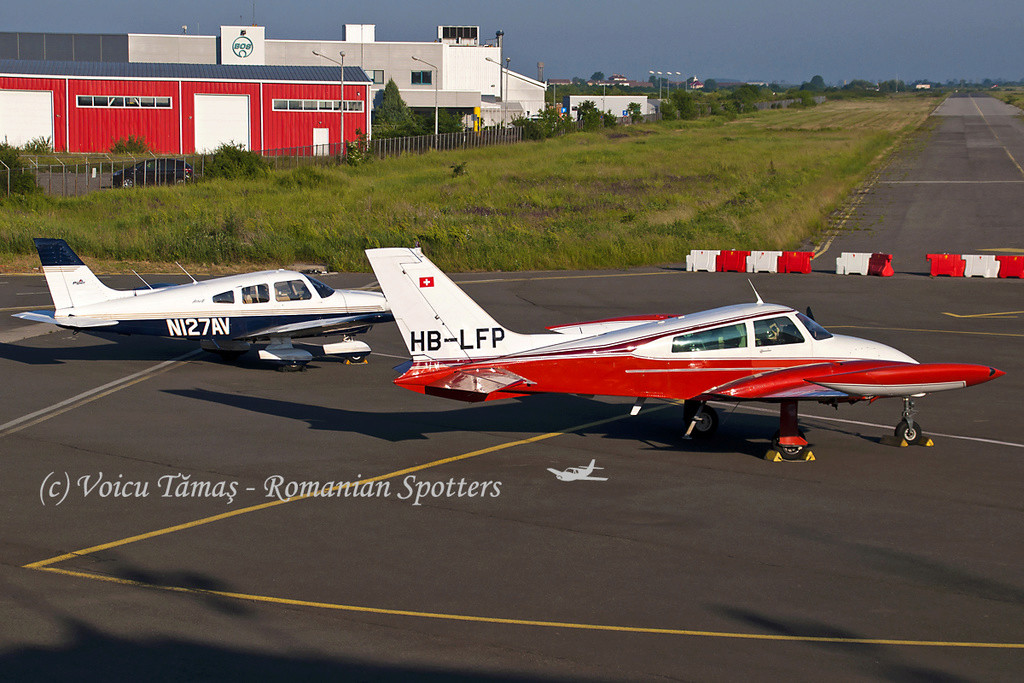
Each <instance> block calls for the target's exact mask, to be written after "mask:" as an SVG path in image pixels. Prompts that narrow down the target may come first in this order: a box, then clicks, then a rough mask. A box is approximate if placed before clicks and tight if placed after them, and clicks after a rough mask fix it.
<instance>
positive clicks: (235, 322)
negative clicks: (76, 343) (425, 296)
mask: <svg viewBox="0 0 1024 683" xmlns="http://www.w3.org/2000/svg"><path fill="white" fill-rule="evenodd" d="M35 243H36V249H37V250H38V251H39V260H40V261H41V262H42V267H43V275H44V276H45V277H46V285H47V287H49V289H50V296H51V297H52V298H53V304H54V307H55V309H56V310H53V311H48V310H41V311H28V312H25V313H16V314H14V316H15V317H16V318H22V319H24V320H31V321H34V322H43V323H52V324H54V325H57V326H59V327H64V328H67V329H70V330H75V331H76V332H90V333H103V332H113V333H118V334H144V335H155V336H161V337H176V338H185V339H195V340H196V341H198V342H199V344H200V346H202V348H204V349H206V350H207V351H211V352H213V353H216V354H218V355H220V356H221V357H222V358H224V359H225V360H233V359H235V358H238V357H239V356H241V355H242V354H243V353H245V352H246V351H248V350H249V348H250V347H251V345H252V344H253V343H254V342H267V346H266V347H265V348H262V349H260V351H259V357H260V359H262V360H267V361H271V362H274V363H277V364H279V365H280V366H281V367H284V368H298V367H302V366H303V365H305V364H306V363H308V362H309V361H310V360H312V358H313V354H311V353H310V352H309V351H306V350H305V349H297V348H295V347H294V346H292V339H295V338H300V337H315V336H326V335H335V334H337V335H342V337H343V340H342V341H340V342H335V343H331V344H323V352H324V353H326V354H332V355H337V356H339V357H342V358H345V359H347V360H351V361H360V360H362V359H363V358H364V357H365V356H366V355H367V354H368V353H370V347H369V346H368V345H367V344H365V343H363V342H361V341H356V340H354V339H352V335H355V334H359V333H363V332H366V331H368V330H369V329H370V327H371V326H372V325H373V324H375V323H383V322H390V321H392V320H394V317H393V316H392V315H391V312H390V309H389V307H388V304H387V301H386V300H385V299H384V296H383V295H381V294H378V293H376V292H361V291H354V290H335V289H332V288H331V287H329V286H328V285H326V284H324V283H323V282H320V281H319V280H317V279H316V278H313V277H309V276H308V275H304V274H302V273H298V272H295V271H291V270H265V271H260V272H257V273H245V274H243V275H229V276H227V277H218V278H213V279H211V280H203V281H201V282H197V281H196V280H195V279H194V278H193V280H192V282H190V283H187V284H183V285H149V284H148V283H147V284H146V287H145V288H140V289H134V290H118V289H111V288H110V287H107V286H106V285H104V284H103V283H102V282H100V280H99V278H97V277H96V275H95V274H93V272H92V270H90V269H89V267H88V266H86V265H85V263H83V262H82V259H81V258H79V257H78V255H77V254H76V253H75V252H74V251H72V249H71V247H69V246H68V244H67V242H65V241H64V240H62V239H38V238H37V239H36V240H35ZM189 277H191V276H189ZM144 282H145V281H144Z"/></svg>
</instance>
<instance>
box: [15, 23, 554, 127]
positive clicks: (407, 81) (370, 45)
mask: <svg viewBox="0 0 1024 683" xmlns="http://www.w3.org/2000/svg"><path fill="white" fill-rule="evenodd" d="M183 28H184V27H183ZM479 32H480V31H479V27H477V26H438V27H437V37H436V39H434V40H432V41H429V42H392V41H378V40H377V39H376V25H374V24H346V25H345V26H344V31H343V33H342V39H341V40H333V41H332V40H274V39H269V38H267V37H266V29H265V27H263V26H221V27H220V35H215V36H213V35H206V36H200V35H187V34H184V33H183V34H178V35H173V34H171V35H168V34H139V33H132V34H127V35H107V34H102V35H99V34H39V33H35V34H29V33H20V34H19V33H2V34H0V58H7V59H20V60H33V59H34V60H47V59H61V60H70V61H127V62H146V63H162V64H238V65H268V66H332V62H331V60H334V61H335V62H341V61H344V63H345V65H346V66H358V67H362V69H363V70H364V71H365V72H366V73H367V75H369V76H370V77H371V79H372V80H373V85H372V86H371V93H370V94H371V100H372V101H373V102H374V103H377V102H379V96H380V93H381V91H383V89H384V86H385V84H386V83H387V82H388V80H389V79H393V80H394V81H395V83H396V84H397V85H398V88H399V90H400V92H401V94H402V98H403V99H404V100H405V102H406V104H408V105H409V106H410V107H413V108H416V109H429V108H433V107H434V106H435V103H436V106H438V107H439V108H442V109H449V110H459V112H461V113H462V114H463V115H466V116H467V120H469V119H470V118H474V117H475V121H474V122H475V123H478V124H479V125H495V124H501V123H502V122H503V121H504V122H505V123H509V122H511V121H512V119H514V118H516V117H518V116H525V117H531V116H536V115H537V114H539V113H540V112H541V111H542V110H543V108H544V95H545V92H546V88H545V84H544V83H543V82H542V81H539V80H536V79H533V78H529V77H527V76H524V75H522V74H520V73H517V72H515V71H513V70H511V69H510V68H502V65H504V66H505V67H509V66H510V64H509V61H508V59H507V57H506V56H505V55H503V54H502V48H501V36H502V34H501V32H500V31H499V32H497V33H496V34H495V37H494V38H493V39H491V40H490V41H489V43H485V42H484V41H481V40H480V35H479ZM47 45H51V46H52V47H51V49H50V52H54V51H55V50H56V51H57V52H59V56H50V55H48V54H47ZM79 46H81V48H79ZM314 51H316V52H319V53H321V54H322V55H325V57H320V56H317V55H315V54H313V52H314ZM341 52H344V53H345V56H344V58H342V56H341V54H340V53H341ZM79 53H80V54H79ZM86 53H88V54H89V56H87V57H86V56H81V55H85V54H86ZM328 58H329V59H328Z"/></svg>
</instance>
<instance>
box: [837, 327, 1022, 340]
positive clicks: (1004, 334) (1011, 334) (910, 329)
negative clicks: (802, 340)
mask: <svg viewBox="0 0 1024 683" xmlns="http://www.w3.org/2000/svg"><path fill="white" fill-rule="evenodd" d="M828 328H829V329H830V330H886V331H889V332H930V333H935V334H969V335H977V336H979V337H1014V338H1017V337H1024V334H1017V333H1015V332H971V331H968V330H928V329H921V328H916V327H872V326H868V325H829V326H828Z"/></svg>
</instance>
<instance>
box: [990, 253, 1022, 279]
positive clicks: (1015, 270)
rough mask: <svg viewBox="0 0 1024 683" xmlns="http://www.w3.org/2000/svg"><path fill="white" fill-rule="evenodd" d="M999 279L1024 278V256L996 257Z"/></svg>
mask: <svg viewBox="0 0 1024 683" xmlns="http://www.w3.org/2000/svg"><path fill="white" fill-rule="evenodd" d="M996 260H997V261H999V277H1020V278H1024V256H996Z"/></svg>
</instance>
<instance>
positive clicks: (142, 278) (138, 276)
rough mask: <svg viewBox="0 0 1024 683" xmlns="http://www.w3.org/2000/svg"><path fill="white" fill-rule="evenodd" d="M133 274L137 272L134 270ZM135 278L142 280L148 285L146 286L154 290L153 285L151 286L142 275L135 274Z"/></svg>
mask: <svg viewBox="0 0 1024 683" xmlns="http://www.w3.org/2000/svg"><path fill="white" fill-rule="evenodd" d="M132 272H133V273H135V271H134V270H133V271H132ZM135 277H137V278H139V279H140V280H142V284H144V285H146V286H147V287H149V288H150V289H153V285H151V284H149V283H148V282H146V278H144V277H142V276H141V275H139V274H138V273H135Z"/></svg>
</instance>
